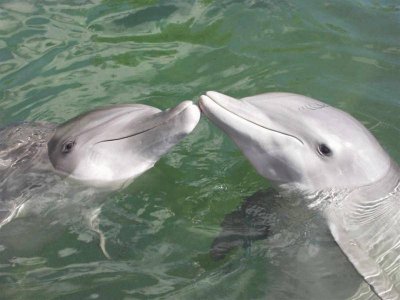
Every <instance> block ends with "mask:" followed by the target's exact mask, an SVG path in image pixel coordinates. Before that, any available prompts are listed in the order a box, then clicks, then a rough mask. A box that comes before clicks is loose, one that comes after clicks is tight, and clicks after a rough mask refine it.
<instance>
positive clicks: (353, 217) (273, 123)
mask: <svg viewBox="0 0 400 300" xmlns="http://www.w3.org/2000/svg"><path fill="white" fill-rule="evenodd" d="M199 105H200V108H201V110H202V111H203V113H204V114H205V115H206V116H207V117H208V118H209V119H210V120H211V122H212V123H214V124H215V125H216V126H217V127H219V128H220V129H221V130H223V131H224V132H225V133H226V134H227V135H228V136H229V137H230V138H231V139H232V140H233V141H234V143H235V144H236V145H237V146H238V147H239V148H240V150H241V151H242V152H243V154H244V155H245V156H246V158H247V159H248V160H249V161H250V162H251V164H252V165H253V166H254V167H255V169H256V170H257V171H258V173H259V174H261V175H262V176H263V177H265V178H267V179H269V180H270V181H272V182H274V183H275V184H276V185H277V186H278V188H279V190H280V191H281V194H282V196H281V197H275V198H274V199H273V201H272V203H270V205H271V211H272V210H273V209H274V208H275V209H276V211H279V210H285V209H286V210H287V211H285V212H284V213H281V214H279V213H274V212H269V213H268V214H269V216H270V217H271V216H272V217H276V216H279V215H280V216H282V215H285V216H286V218H289V219H291V221H290V222H288V221H287V220H286V221H285V220H280V221H279V220H278V221H276V220H275V221H274V222H270V223H269V228H268V235H269V237H270V238H267V240H266V242H267V245H268V246H270V247H271V249H272V250H270V252H271V253H272V252H273V251H275V252H274V253H273V254H271V253H270V254H269V255H270V257H272V258H271V261H272V262H271V263H270V264H271V266H272V267H271V268H273V266H276V265H277V266H278V267H277V270H276V271H275V273H276V274H275V273H274V274H273V275H272V274H271V276H270V277H271V278H270V277H268V285H269V290H270V291H271V292H270V293H269V291H268V297H271V299H349V298H350V299H378V298H380V299H400V184H399V182H400V171H399V166H398V165H397V164H396V162H394V161H393V160H392V159H391V158H390V157H389V155H388V154H387V153H386V152H385V151H384V150H383V149H382V147H381V146H380V145H379V143H378V142H377V140H376V139H375V138H374V137H373V135H372V134H371V133H370V132H369V131H368V130H367V129H366V128H365V127H364V126H363V125H362V124H361V123H360V122H358V121H357V120H356V119H354V118H353V117H352V116H350V115H349V114H347V113H345V112H343V111H341V110H339V109H336V108H333V107H331V106H328V105H327V104H325V103H322V102H319V101H317V100H314V99H311V98H308V97H305V96H301V95H296V94H290V93H267V94H262V95H257V96H252V97H246V98H243V99H241V101H238V100H237V99H234V98H232V97H229V96H226V95H223V94H220V93H217V92H207V93H206V95H202V96H201V98H200V101H199ZM270 198H271V197H270ZM285 202H287V203H285ZM264 206H268V203H267V204H265V205H264ZM264 212H265V211H264ZM282 219H283V218H282ZM285 222H286V223H285ZM282 224H283V225H282ZM285 237H286V238H287V239H286V240H285ZM332 237H333V239H332ZM287 240H292V241H293V240H294V242H292V243H289V245H288V244H285V242H286V243H288V242H287ZM276 245H278V246H276ZM337 245H338V246H339V247H340V248H339V247H337ZM268 246H267V247H268ZM343 254H344V255H343ZM346 257H347V259H346ZM349 262H350V263H351V264H350V263H349ZM360 275H361V276H362V278H361V277H360ZM362 279H363V280H362ZM280 286H282V288H280Z"/></svg>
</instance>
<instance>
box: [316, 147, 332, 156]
mask: <svg viewBox="0 0 400 300" xmlns="http://www.w3.org/2000/svg"><path fill="white" fill-rule="evenodd" d="M318 152H319V154H321V155H323V156H331V155H332V150H331V149H330V148H329V147H328V146H327V145H325V144H319V145H318Z"/></svg>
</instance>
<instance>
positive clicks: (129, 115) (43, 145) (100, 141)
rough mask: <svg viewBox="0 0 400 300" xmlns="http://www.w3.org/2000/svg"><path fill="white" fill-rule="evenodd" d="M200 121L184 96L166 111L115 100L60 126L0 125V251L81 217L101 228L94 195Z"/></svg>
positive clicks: (149, 161) (35, 240)
mask: <svg viewBox="0 0 400 300" xmlns="http://www.w3.org/2000/svg"><path fill="white" fill-rule="evenodd" d="M199 119H200V110H199V108H198V107H197V106H196V105H194V104H193V103H192V102H191V101H184V102H182V103H180V104H179V105H177V106H176V107H174V108H171V109H168V110H166V111H161V110H159V109H157V108H154V107H151V106H147V105H141V104H130V105H116V106H111V107H108V108H100V109H96V110H93V111H90V112H87V113H84V114H82V115H79V116H77V117H75V118H73V119H71V120H69V121H67V122H65V123H64V124H61V125H59V126H56V125H53V124H48V123H22V124H17V125H15V126H9V127H5V128H3V129H2V130H0V245H1V247H0V250H1V251H0V255H1V256H5V254H4V253H5V252H6V251H7V250H9V252H10V255H12V256H14V255H16V254H18V253H19V252H22V253H23V254H25V252H26V250H28V253H29V250H30V249H37V248H38V247H40V246H41V245H42V244H43V243H45V242H47V241H48V237H49V236H51V235H52V234H51V233H52V230H53V229H54V231H55V232H54V233H53V236H54V235H55V234H57V232H59V229H56V228H59V227H62V228H65V226H75V225H76V224H79V223H81V224H83V223H85V224H86V225H89V228H91V229H92V230H94V231H97V233H101V232H100V231H99V230H98V228H97V227H98V224H97V223H96V221H97V215H98V213H99V212H100V209H99V207H100V206H101V204H102V202H103V201H104V200H105V197H99V194H102V193H104V192H105V191H109V190H116V189H119V188H121V187H123V186H125V185H127V184H128V183H130V182H131V181H132V180H133V179H134V178H136V177H137V176H139V175H140V174H142V173H143V172H145V171H146V170H148V169H150V168H151V167H153V165H154V164H155V163H156V162H157V161H158V160H159V159H160V157H161V156H162V155H163V154H166V153H167V152H168V151H169V150H170V149H171V148H172V147H173V146H174V145H176V144H177V143H178V142H179V141H180V140H181V139H183V138H184V137H185V136H186V135H187V134H189V133H190V132H191V131H192V130H193V129H194V128H195V126H196V125H197V123H198V121H199ZM65 177H69V178H71V179H72V180H65V179H64V178H65ZM86 227H87V226H86ZM100 240H102V236H100ZM100 243H101V246H102V250H103V252H104V254H105V255H106V256H108V254H107V252H106V251H105V248H104V240H103V242H102V241H101V242H100Z"/></svg>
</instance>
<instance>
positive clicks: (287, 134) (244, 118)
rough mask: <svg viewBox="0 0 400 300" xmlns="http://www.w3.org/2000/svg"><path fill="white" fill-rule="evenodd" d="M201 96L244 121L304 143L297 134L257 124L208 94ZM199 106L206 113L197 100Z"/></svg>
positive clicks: (202, 105) (200, 102)
mask: <svg viewBox="0 0 400 300" xmlns="http://www.w3.org/2000/svg"><path fill="white" fill-rule="evenodd" d="M201 97H207V98H208V99H210V100H211V101H212V102H214V103H215V104H217V105H218V106H219V107H221V108H222V109H224V110H226V111H227V112H230V113H231V114H233V115H235V116H236V117H238V118H240V119H242V120H245V121H247V122H249V123H251V124H253V125H256V126H258V127H261V128H264V129H266V130H268V131H272V132H275V133H279V134H282V135H285V136H288V137H291V138H293V139H295V140H297V141H298V142H300V143H301V144H302V145H304V142H303V141H302V140H301V139H299V138H298V137H297V136H295V135H292V134H290V133H286V132H283V131H279V130H277V129H272V128H269V127H266V126H264V125H262V124H259V123H257V122H254V121H252V120H249V119H248V118H246V117H243V116H241V115H238V114H237V113H235V112H234V111H232V110H230V109H228V108H226V107H224V106H222V105H221V104H219V103H218V102H217V101H215V100H214V99H213V98H211V97H210V96H208V95H202V96H201ZM199 106H200V108H201V110H202V111H203V112H204V113H205V114H207V113H206V111H207V109H206V107H205V106H204V104H202V101H199Z"/></svg>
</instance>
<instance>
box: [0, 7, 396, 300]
mask: <svg viewBox="0 0 400 300" xmlns="http://www.w3.org/2000/svg"><path fill="white" fill-rule="evenodd" d="M399 33H400V4H399V3H398V1H390V0H381V1H375V0H357V1H329V0H327V1H317V0H311V1H310V0H300V1H286V0H283V1H282V0H279V1H278V0H264V1H262V0H246V1H235V0H221V1H213V0H198V1H188V0H186V1H181V0H179V1H156V0H137V1H134V0H120V1H115V0H103V1H100V0H92V1H89V0H87V1H86V0H75V1H66V0H61V1H52V0H44V1H33V0H32V1H23V0H22V1H19V0H17V1H14V0H13V1H5V0H2V1H1V2H0V126H5V125H8V124H11V123H14V122H20V121H39V120H42V121H48V122H54V123H61V122H63V121H65V120H67V119H69V118H71V117H73V116H75V115H77V114H79V113H82V112H85V111H87V110H90V109H93V108H95V107H98V106H105V105H111V104H120V103H143V104H148V105H153V106H156V107H158V108H161V109H166V108H169V107H172V106H174V105H176V104H178V103H179V102H181V101H183V100H193V101H197V100H198V97H199V96H200V95H201V94H202V93H204V92H205V91H207V90H216V91H220V92H223V93H225V94H228V95H231V96H234V97H237V98H240V97H244V96H250V95H254V94H258V93H264V92H272V91H285V92H295V93H299V94H304V95H307V96H310V97H313V98H316V99H320V100H323V101H325V102H327V103H329V104H330V105H333V106H336V107H339V108H341V109H343V110H345V111H347V112H349V113H351V114H353V115H354V116H355V117H356V118H358V119H359V120H360V121H362V122H363V123H364V125H365V126H366V127H367V128H369V129H370V130H371V131H372V132H373V133H374V134H375V135H376V136H377V138H378V139H379V141H380V142H381V143H382V145H383V146H384V148H385V149H386V150H387V151H388V152H389V153H390V154H391V156H392V157H393V158H394V159H395V160H396V161H398V162H399V161H400V142H399V138H398V137H399V133H400V98H399V95H400V84H399V82H400V39H399ZM268 188H269V183H268V182H267V181H266V180H264V179H263V178H262V177H261V176H259V175H258V174H257V173H256V172H255V171H254V169H253V168H252V167H251V166H250V164H249V163H248V162H247V160H246V159H245V158H244V157H243V155H242V154H241V153H240V152H239V150H238V149H237V148H236V147H235V145H234V144H233V143H232V142H231V141H230V140H229V139H228V138H227V137H226V136H224V135H223V134H222V132H220V131H219V130H217V129H216V128H215V127H214V126H212V124H211V123H209V122H208V121H207V120H205V119H204V118H203V119H202V120H201V121H200V123H199V125H198V126H197V128H196V129H195V130H194V131H193V133H192V134H191V135H190V136H188V137H187V138H185V140H184V141H183V142H181V143H180V144H179V145H177V146H176V147H175V148H174V149H173V151H171V152H170V153H169V154H167V155H165V156H164V157H163V158H162V159H161V160H160V161H159V162H158V163H157V164H156V165H155V167H154V168H152V169H151V170H149V171H148V172H146V173H145V174H144V175H142V176H141V177H140V178H138V179H137V180H136V181H134V182H133V183H132V184H131V185H129V186H128V187H127V188H125V189H123V190H121V191H118V192H114V193H111V194H109V195H108V199H107V201H106V202H105V204H104V205H103V207H102V212H101V214H100V216H99V221H100V228H101V230H102V231H103V233H104V235H105V237H106V247H107V251H108V253H109V254H110V256H111V259H107V258H106V257H105V256H104V254H103V253H102V251H101V249H100V247H99V243H98V240H97V239H96V236H94V237H92V238H85V236H86V235H85V234H86V233H85V232H79V231H77V230H74V228H65V229H64V230H63V231H62V232H61V233H60V234H59V235H58V236H57V238H55V239H53V240H52V241H51V242H49V243H46V244H44V245H43V246H41V247H40V248H39V249H35V250H34V251H31V252H30V253H27V254H26V255H25V256H16V257H13V258H12V259H10V260H7V261H4V260H0V290H1V291H0V299H270V298H268V295H269V289H270V288H269V287H268V283H269V282H271V278H273V277H274V272H279V270H274V267H273V266H274V264H273V261H274V259H275V258H274V257H271V256H270V255H269V252H268V249H267V247H266V246H265V243H263V241H261V240H260V241H253V242H252V243H251V244H250V245H247V247H244V248H243V247H238V248H236V249H233V250H232V251H231V252H230V253H228V255H227V256H226V257H225V258H224V259H222V260H217V261H216V260H214V259H212V257H211V256H210V255H209V251H210V247H211V245H212V243H213V240H214V239H215V238H216V237H217V236H218V234H219V232H220V228H221V226H220V225H221V222H222V221H223V219H224V216H225V215H226V214H229V213H231V212H232V211H233V210H235V208H236V207H238V206H240V205H241V203H242V202H243V200H244V199H246V198H248V197H250V196H251V195H253V194H254V193H256V192H257V191H260V190H266V189H268ZM288 238H290V237H288ZM0 244H1V242H0ZM287 245H290V240H289V241H288V244H287ZM282 247H285V246H282ZM1 250H2V248H0V258H1V254H2V251H1ZM268 266H269V267H268ZM282 284H283V285H290V282H283V283H282ZM293 298H296V297H295V296H293V295H287V299H293ZM281 299H282V298H281Z"/></svg>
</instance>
